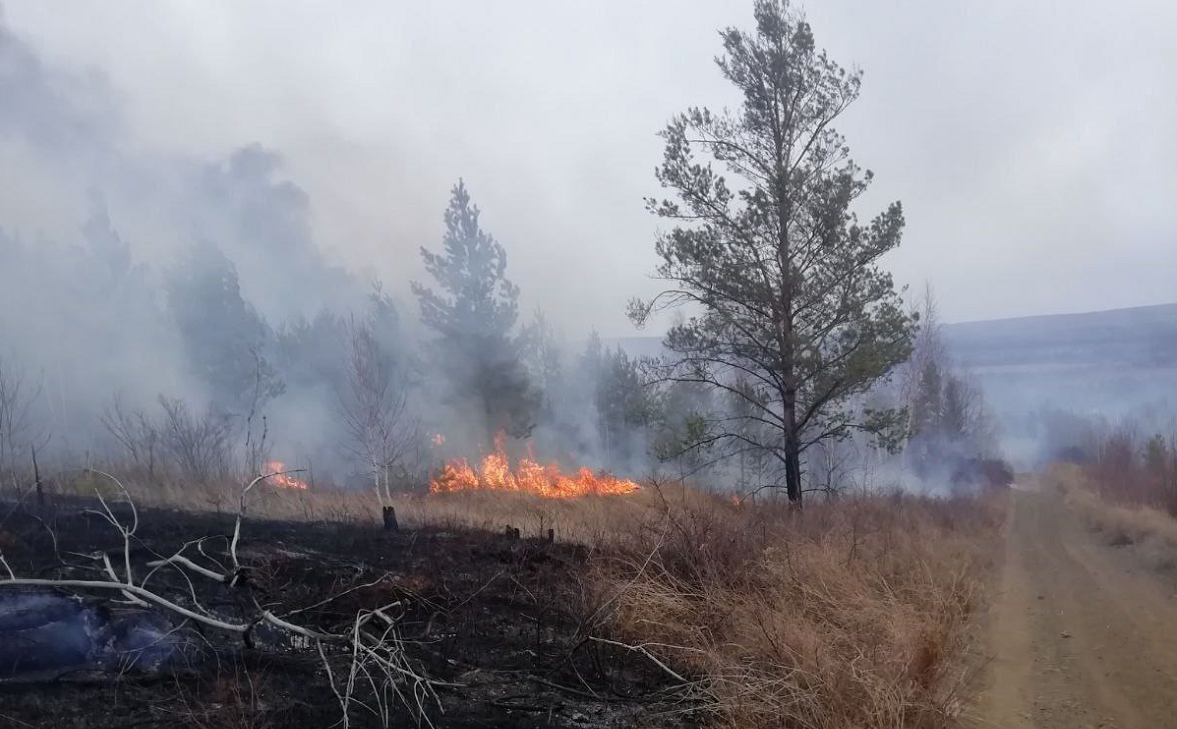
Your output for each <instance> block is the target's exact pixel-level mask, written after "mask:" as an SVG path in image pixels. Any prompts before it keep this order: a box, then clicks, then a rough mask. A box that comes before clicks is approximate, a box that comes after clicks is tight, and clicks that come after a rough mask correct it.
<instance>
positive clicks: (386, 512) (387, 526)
mask: <svg viewBox="0 0 1177 729" xmlns="http://www.w3.org/2000/svg"><path fill="white" fill-rule="evenodd" d="M381 516H383V517H384V531H386V532H399V531H400V525H399V524H397V523H396V508H395V507H392V506H385V507H384V508H383V509H381Z"/></svg>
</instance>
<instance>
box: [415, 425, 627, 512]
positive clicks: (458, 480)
mask: <svg viewBox="0 0 1177 729" xmlns="http://www.w3.org/2000/svg"><path fill="white" fill-rule="evenodd" d="M504 440H505V437H504V435H503V433H498V434H496V435H495V448H494V451H493V452H492V453H488V454H486V455H485V456H483V458H482V462H481V463H480V464H479V465H478V468H474V467H473V466H471V465H470V463H469V462H468V461H467V460H466V459H465V458H454V459H451V460H449V461H447V462H446V463H445V465H443V466H442V468H441V471H440V472H439V473H438V474H437V475H436V476H435V477H434V478H433V480H431V481H430V482H429V490H430V491H431V492H432V493H435V494H437V493H442V492H445V491H469V490H486V491H521V492H526V493H533V494H539V495H540V496H544V497H548V498H555V499H562V498H571V497H574V496H587V495H589V494H628V493H631V492H633V491H636V490H637V489H638V485H637V484H636V483H635V482H633V481H629V480H626V479H621V478H615V477H613V476H610V475H608V474H595V473H593V472H592V469H589V468H581V469H580V470H578V471H577V472H576V474H575V475H572V476H569V475H567V474H565V473H564V472H563V471H561V470H560V467H559V466H558V465H556V464H555V463H551V464H548V465H546V466H545V465H542V464H541V463H539V462H538V461H536V460H535V457H534V456H533V455H532V453H531V447H530V445H529V446H528V455H527V457H525V458H520V459H519V462H518V463H517V464H516V465H515V470H514V471H512V470H511V463H510V460H509V459H508V458H507V453H506V451H505V450H504V449H503V441H504Z"/></svg>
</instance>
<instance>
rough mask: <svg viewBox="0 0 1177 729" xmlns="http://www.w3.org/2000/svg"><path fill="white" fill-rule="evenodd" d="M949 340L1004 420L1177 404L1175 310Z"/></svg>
mask: <svg viewBox="0 0 1177 729" xmlns="http://www.w3.org/2000/svg"><path fill="white" fill-rule="evenodd" d="M945 334H946V336H947V338H948V341H949V344H950V346H951V349H952V353H953V356H954V357H955V358H956V360H957V361H958V362H959V363H960V364H961V366H963V367H964V368H966V369H967V370H969V371H970V372H972V373H973V375H974V376H975V377H976V379H977V381H978V382H979V383H980V384H981V385H982V387H984V389H985V392H986V395H987V397H988V399H989V400H990V402H991V404H992V405H993V406H994V408H995V409H996V410H997V411H998V413H999V414H1000V415H1002V416H1003V417H1004V418H1007V419H1010V418H1012V419H1017V418H1018V417H1019V416H1022V415H1026V414H1030V413H1034V412H1037V411H1040V410H1042V409H1043V408H1044V407H1055V408H1061V409H1067V410H1074V411H1077V412H1086V413H1103V414H1106V415H1108V416H1109V417H1115V416H1118V415H1121V414H1124V413H1128V412H1133V413H1142V414H1144V415H1148V414H1149V411H1150V410H1151V411H1157V412H1163V411H1164V410H1165V409H1166V408H1167V407H1168V405H1169V404H1177V304H1162V305H1160V306H1142V307H1136V308H1131V309H1111V310H1108V311H1095V312H1089V313H1083V314H1057V315H1049V316H1030V317H1020V318H1016V319H995V320H990V321H976V322H964V323H959V324H949V325H947V326H946V327H945ZM605 344H606V345H607V346H610V347H612V346H620V347H621V348H622V349H624V350H625V351H626V352H628V353H629V354H631V355H635V356H638V355H640V356H656V355H658V354H659V353H661V351H662V346H661V340H660V338H658V337H651V336H644V337H617V338H611V339H606V340H605ZM1166 401H1167V403H1168V404H1166V405H1162V403H1166Z"/></svg>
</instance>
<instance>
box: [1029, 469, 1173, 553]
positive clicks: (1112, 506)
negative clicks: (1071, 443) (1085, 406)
mask: <svg viewBox="0 0 1177 729" xmlns="http://www.w3.org/2000/svg"><path fill="white" fill-rule="evenodd" d="M1043 485H1044V486H1046V487H1047V488H1053V489H1057V490H1059V491H1061V492H1062V493H1063V494H1065V496H1066V500H1067V503H1068V504H1070V505H1071V506H1072V508H1074V509H1075V510H1076V512H1077V513H1078V514H1079V515H1080V517H1082V519H1083V521H1084V522H1085V523H1086V524H1087V526H1088V527H1089V528H1091V529H1092V530H1094V531H1095V532H1097V533H1099V534H1100V535H1101V536H1102V537H1103V538H1104V539H1105V540H1106V541H1107V543H1108V544H1110V545H1112V546H1129V545H1138V546H1139V548H1140V549H1141V550H1142V551H1143V552H1144V553H1146V555H1147V556H1149V557H1150V559H1151V561H1152V562H1153V563H1154V566H1157V567H1162V568H1170V567H1177V559H1175V558H1174V556H1173V555H1174V554H1175V553H1177V519H1174V518H1173V517H1172V516H1170V515H1169V514H1168V513H1167V512H1166V511H1163V510H1161V509H1157V508H1154V507H1152V506H1148V505H1145V504H1131V503H1125V502H1121V501H1111V500H1108V499H1106V498H1104V497H1102V496H1100V494H1099V489H1098V487H1097V485H1096V484H1095V483H1094V482H1093V481H1092V479H1091V478H1090V477H1089V476H1088V475H1087V474H1085V473H1084V471H1083V469H1082V468H1081V467H1079V466H1076V465H1073V464H1065V463H1056V464H1053V465H1051V466H1049V467H1048V468H1047V470H1046V472H1045V474H1044V475H1043Z"/></svg>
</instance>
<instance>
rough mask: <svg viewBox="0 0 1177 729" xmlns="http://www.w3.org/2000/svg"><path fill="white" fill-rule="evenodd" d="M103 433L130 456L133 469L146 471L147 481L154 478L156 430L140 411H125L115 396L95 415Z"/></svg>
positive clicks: (147, 417)
mask: <svg viewBox="0 0 1177 729" xmlns="http://www.w3.org/2000/svg"><path fill="white" fill-rule="evenodd" d="M99 420H100V421H101V422H102V425H103V427H104V428H106V432H108V433H110V435H111V437H112V438H114V439H115V440H116V441H118V443H119V444H120V445H122V447H123V448H124V449H125V450H126V452H127V455H128V456H130V458H131V462H132V463H133V464H134V465H135V467H136V468H145V469H147V475H148V478H151V479H154V478H155V464H156V455H157V453H156V451H157V448H158V446H159V429H158V427H157V426H156V424H155V423H153V422H152V421H151V416H149V415H148V414H147V413H146V412H145V411H144V410H143V409H142V408H136V409H135V410H133V411H129V410H127V409H126V407H125V406H124V404H123V399H122V394H121V393H118V392H116V393H115V394H114V395H112V396H111V398H110V402H109V403H107V405H106V407H104V408H103V409H102V413H101V414H100V415H99Z"/></svg>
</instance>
